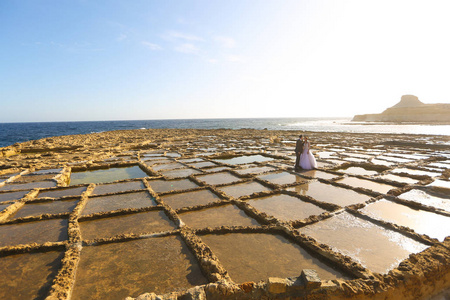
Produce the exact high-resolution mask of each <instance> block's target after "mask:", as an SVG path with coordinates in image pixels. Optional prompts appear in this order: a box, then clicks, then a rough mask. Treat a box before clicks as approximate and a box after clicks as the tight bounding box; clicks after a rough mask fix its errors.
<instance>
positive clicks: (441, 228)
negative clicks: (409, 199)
mask: <svg viewBox="0 0 450 300" xmlns="http://www.w3.org/2000/svg"><path fill="white" fill-rule="evenodd" d="M361 212H362V213H364V214H366V215H368V216H371V217H373V218H375V219H378V220H383V221H386V222H391V223H394V224H397V225H400V226H405V227H409V228H411V229H413V230H414V231H415V232H417V233H419V234H426V235H428V236H430V237H432V238H436V239H438V240H439V241H441V242H442V241H443V240H444V239H445V238H446V237H447V236H449V235H450V217H446V216H443V215H439V214H435V213H432V212H428V211H424V210H416V209H412V208H410V207H408V206H406V205H402V204H397V203H395V202H391V201H388V200H384V199H382V200H379V201H377V202H374V203H371V204H369V205H367V206H366V207H364V208H362V209H361Z"/></svg>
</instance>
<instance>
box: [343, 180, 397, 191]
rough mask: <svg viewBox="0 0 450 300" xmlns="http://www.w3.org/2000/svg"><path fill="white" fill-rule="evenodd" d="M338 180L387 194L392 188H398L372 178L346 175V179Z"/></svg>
mask: <svg viewBox="0 0 450 300" xmlns="http://www.w3.org/2000/svg"><path fill="white" fill-rule="evenodd" d="M336 182H339V183H344V184H347V185H350V186H353V187H361V188H365V189H369V190H372V191H375V192H378V193H382V194H386V193H387V192H388V191H390V190H392V189H396V188H397V187H395V186H393V185H388V184H385V183H378V182H375V181H371V180H366V179H360V178H356V177H346V178H344V179H340V180H338V181H336Z"/></svg>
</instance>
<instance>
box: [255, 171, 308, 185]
mask: <svg viewBox="0 0 450 300" xmlns="http://www.w3.org/2000/svg"><path fill="white" fill-rule="evenodd" d="M258 178H259V179H262V180H266V181H268V182H270V183H273V184H281V185H285V184H292V183H301V182H305V181H306V180H305V178H303V177H301V176H298V175H295V174H291V173H288V172H280V173H272V174H267V175H261V176H258Z"/></svg>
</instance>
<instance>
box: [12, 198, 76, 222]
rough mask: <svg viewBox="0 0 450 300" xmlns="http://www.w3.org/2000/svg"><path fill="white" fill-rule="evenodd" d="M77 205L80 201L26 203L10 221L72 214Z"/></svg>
mask: <svg viewBox="0 0 450 300" xmlns="http://www.w3.org/2000/svg"><path fill="white" fill-rule="evenodd" d="M77 203H78V200H56V201H46V202H31V203H26V204H25V205H24V206H22V208H21V209H19V210H18V211H17V212H16V213H15V214H14V215H12V216H10V219H18V218H23V217H31V216H40V215H43V214H60V213H68V212H72V210H73V209H74V208H75V206H76V205H77Z"/></svg>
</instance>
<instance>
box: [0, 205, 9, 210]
mask: <svg viewBox="0 0 450 300" xmlns="http://www.w3.org/2000/svg"><path fill="white" fill-rule="evenodd" d="M10 205H11V204H0V211H2V210H4V209H5V208H7V207H8V206H10Z"/></svg>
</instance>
